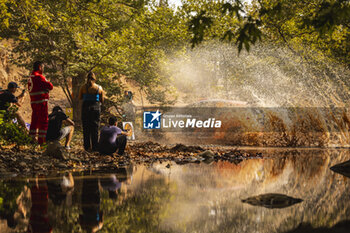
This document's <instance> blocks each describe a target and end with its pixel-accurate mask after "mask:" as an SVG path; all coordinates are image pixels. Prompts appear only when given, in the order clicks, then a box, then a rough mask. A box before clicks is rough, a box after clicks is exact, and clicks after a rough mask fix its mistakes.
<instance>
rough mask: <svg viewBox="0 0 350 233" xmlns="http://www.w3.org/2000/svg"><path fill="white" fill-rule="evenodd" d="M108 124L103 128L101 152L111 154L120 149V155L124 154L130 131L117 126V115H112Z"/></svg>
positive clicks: (100, 142) (100, 144) (100, 143)
mask: <svg viewBox="0 0 350 233" xmlns="http://www.w3.org/2000/svg"><path fill="white" fill-rule="evenodd" d="M108 124H109V125H108V126H104V127H103V128H102V129H101V133H100V141H99V152H100V154H104V155H111V154H113V153H114V152H116V151H117V150H118V154H119V155H124V150H125V147H126V141H127V139H126V136H127V135H128V133H127V132H124V131H122V130H121V129H120V128H118V127H117V118H116V117H110V118H109V119H108Z"/></svg>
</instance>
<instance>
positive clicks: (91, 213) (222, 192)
mask: <svg viewBox="0 0 350 233" xmlns="http://www.w3.org/2000/svg"><path fill="white" fill-rule="evenodd" d="M262 153H263V154H264V156H265V158H264V159H249V160H245V161H242V162H237V163H229V162H216V163H215V162H214V163H211V164H206V163H200V164H187V165H177V164H176V163H174V162H172V163H170V165H171V166H167V165H168V164H169V163H168V162H163V163H156V164H152V165H133V166H127V167H125V168H119V169H117V170H115V171H110V172H108V173H106V172H98V171H84V172H72V173H67V172H66V173H55V172H52V174H51V175H50V176H47V177H46V176H42V175H40V174H38V176H37V177H27V178H23V177H21V178H20V177H18V176H17V177H10V176H8V175H6V176H5V175H4V174H3V175H2V176H1V180H0V233H3V232H50V231H52V232H95V231H98V232H239V233H241V232H259V233H264V232H350V185H349V178H347V177H345V176H343V175H340V174H337V173H335V172H333V171H331V170H330V169H329V168H330V167H331V166H333V165H335V164H338V163H341V162H344V161H347V160H349V159H350V152H349V151H348V150H291V149H290V150H278V151H276V150H264V151H262ZM242 200H243V201H242Z"/></svg>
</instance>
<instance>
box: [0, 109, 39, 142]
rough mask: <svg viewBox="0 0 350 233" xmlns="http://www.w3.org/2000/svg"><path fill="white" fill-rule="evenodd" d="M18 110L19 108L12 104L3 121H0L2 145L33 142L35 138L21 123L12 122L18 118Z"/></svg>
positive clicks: (0, 140)
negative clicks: (16, 114)
mask: <svg viewBox="0 0 350 233" xmlns="http://www.w3.org/2000/svg"><path fill="white" fill-rule="evenodd" d="M17 110H18V108H17V107H16V106H11V107H10V108H9V109H8V111H7V112H6V114H4V116H3V122H2V123H0V126H1V131H0V146H1V145H10V144H16V146H21V145H32V144H33V140H32V138H31V137H30V136H29V135H28V133H27V132H26V130H25V129H23V127H22V126H20V125H19V124H15V123H13V122H12V119H15V118H16V116H15V113H16V112H17Z"/></svg>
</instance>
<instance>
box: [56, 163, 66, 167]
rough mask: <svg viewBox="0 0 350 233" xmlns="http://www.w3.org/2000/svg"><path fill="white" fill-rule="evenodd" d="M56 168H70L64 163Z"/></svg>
mask: <svg viewBox="0 0 350 233" xmlns="http://www.w3.org/2000/svg"><path fill="white" fill-rule="evenodd" d="M56 167H58V168H67V167H68V166H67V165H66V164H64V163H59V164H56Z"/></svg>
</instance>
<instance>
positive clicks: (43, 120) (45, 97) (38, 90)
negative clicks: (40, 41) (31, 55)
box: [28, 61, 53, 144]
mask: <svg viewBox="0 0 350 233" xmlns="http://www.w3.org/2000/svg"><path fill="white" fill-rule="evenodd" d="M43 71H44V65H43V63H42V62H40V61H36V62H34V65H33V72H32V74H31V75H30V78H29V80H28V91H29V95H30V103H31V106H32V122H31V124H30V130H29V134H30V135H31V136H32V138H34V139H35V138H36V136H37V135H38V143H39V144H43V143H44V142H45V138H46V131H47V128H48V123H49V119H48V101H49V91H50V90H52V89H53V85H52V83H51V82H49V81H47V80H46V78H45V77H44V76H43ZM38 130H39V132H37V131H38Z"/></svg>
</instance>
